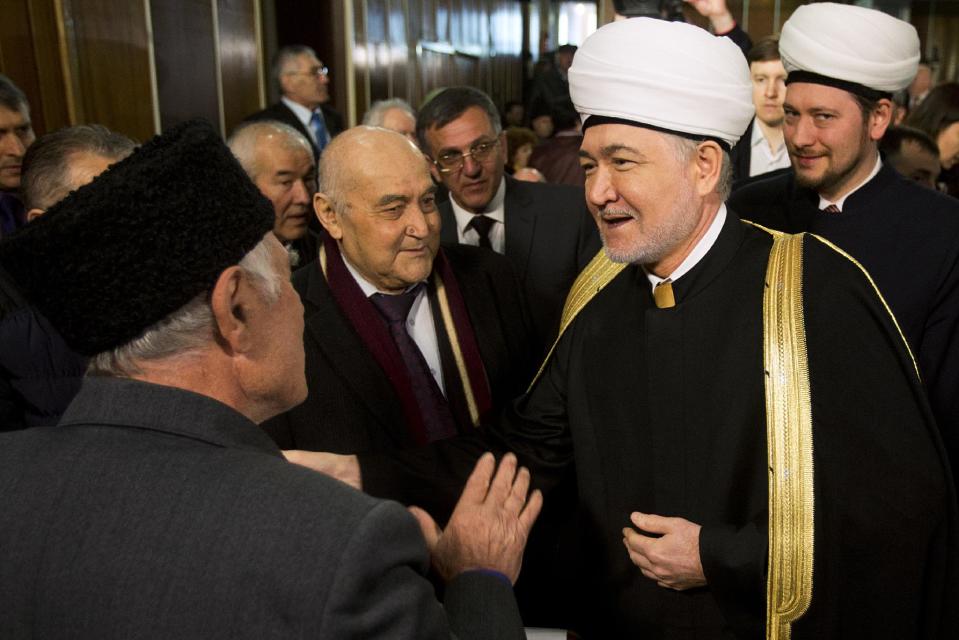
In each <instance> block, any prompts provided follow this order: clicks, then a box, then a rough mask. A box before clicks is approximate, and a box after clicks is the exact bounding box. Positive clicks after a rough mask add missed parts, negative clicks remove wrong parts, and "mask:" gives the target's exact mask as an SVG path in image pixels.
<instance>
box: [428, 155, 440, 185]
mask: <svg viewBox="0 0 959 640" xmlns="http://www.w3.org/2000/svg"><path fill="white" fill-rule="evenodd" d="M424 157H425V156H424ZM426 166H428V167H429V168H430V175H431V176H433V182H435V183H436V184H443V174H442V173H440V170H439V169H437V168H436V163H435V162H433V161H432V160H430V159H429V158H426Z"/></svg>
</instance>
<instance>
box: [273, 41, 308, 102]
mask: <svg viewBox="0 0 959 640" xmlns="http://www.w3.org/2000/svg"><path fill="white" fill-rule="evenodd" d="M304 53H306V54H309V55H311V56H313V57H314V58H316V51H314V50H313V49H312V48H311V47H308V46H306V45H305V44H291V45H289V46H287V47H283V48H282V49H280V50H279V51H277V52H276V55H275V56H273V65H272V66H271V67H270V75H271V77H272V78H273V82H275V83H276V88H277V90H279V92H280V93H283V84H282V83H281V82H280V78H282V77H283V70H284V69H285V68H286V66H287V65H288V64H290V62H291V61H292V60H293V59H294V58H296V57H297V56H301V55H303V54H304Z"/></svg>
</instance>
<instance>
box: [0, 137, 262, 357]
mask: <svg viewBox="0 0 959 640" xmlns="http://www.w3.org/2000/svg"><path fill="white" fill-rule="evenodd" d="M273 219H274V214H273V207H272V205H271V204H270V202H269V201H268V200H267V199H266V198H265V197H263V195H262V194H261V193H260V191H259V189H257V187H256V186H255V185H254V184H253V183H252V182H251V181H250V179H249V178H248V177H247V175H246V173H245V172H244V171H243V169H242V168H241V167H240V164H239V163H238V162H237V160H236V159H235V158H234V157H233V154H232V153H230V150H229V149H228V148H227V147H226V145H225V144H223V141H222V140H221V139H220V136H219V134H218V133H217V132H216V131H215V130H214V129H213V127H212V126H211V125H210V124H209V123H207V122H205V121H202V120H192V121H188V122H184V123H182V124H179V125H177V126H175V127H172V128H170V129H169V130H167V131H166V132H165V133H163V134H162V135H160V136H157V137H155V138H153V139H152V140H150V141H149V142H147V143H146V144H144V145H143V146H141V147H140V148H139V149H137V150H136V151H135V152H134V153H133V155H131V156H130V157H128V158H126V159H125V160H122V161H120V162H119V163H117V164H115V165H113V166H112V167H110V168H109V169H108V170H107V171H106V172H104V173H103V174H101V175H100V176H98V177H97V178H96V179H94V180H93V182H91V183H90V184H88V185H86V186H84V187H81V188H80V189H78V190H76V191H74V192H73V193H71V194H70V195H69V196H67V197H66V198H64V199H63V200H62V201H60V202H59V203H57V204H56V205H55V206H53V207H51V208H50V210H49V211H48V212H47V213H46V214H44V215H43V216H42V217H40V218H39V219H37V220H35V221H34V222H32V223H30V224H28V225H26V226H25V227H24V228H23V229H21V230H20V231H18V232H17V233H15V234H13V235H11V236H9V237H8V238H6V239H4V240H3V242H0V265H2V266H3V268H4V269H6V270H7V272H8V273H10V275H11V276H12V277H13V279H14V280H15V281H16V283H17V284H18V285H19V287H20V289H21V291H22V292H23V294H24V296H25V297H26V298H27V299H28V300H29V301H30V302H32V303H33V304H34V305H36V306H37V308H38V309H39V310H40V311H41V312H42V313H43V314H44V315H46V316H47V318H49V319H50V321H51V322H52V323H53V324H54V326H55V327H56V328H57V329H58V330H59V331H60V333H61V334H62V335H63V337H64V338H65V339H66V341H67V343H68V344H69V345H70V346H71V347H72V348H73V349H75V350H76V351H77V352H79V353H81V354H84V355H94V354H97V353H100V352H102V351H106V350H108V349H112V348H115V347H118V346H121V345H123V344H126V343H127V342H129V341H130V340H132V339H134V338H136V337H138V336H139V335H140V334H142V333H143V332H144V330H146V329H147V328H149V327H150V326H152V325H153V324H155V323H156V322H158V321H159V320H161V319H163V318H164V317H166V316H167V315H169V314H170V313H172V312H174V311H176V310H177V309H179V308H180V307H182V306H183V305H185V304H186V303H187V302H189V301H190V300H191V299H193V298H194V297H196V296H197V295H199V294H200V293H202V292H204V291H207V290H209V289H210V288H211V287H212V286H213V285H214V284H215V283H216V280H217V278H218V277H219V275H220V273H222V272H223V270H224V269H226V268H228V267H230V266H233V265H235V264H237V263H239V262H240V260H241V259H242V258H243V256H244V255H246V253H247V252H249V251H250V250H251V249H252V248H253V247H254V246H256V244H257V243H258V242H260V240H262V239H263V236H264V234H266V233H267V232H268V231H270V230H271V229H272V228H273Z"/></svg>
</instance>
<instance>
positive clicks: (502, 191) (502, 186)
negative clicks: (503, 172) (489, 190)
mask: <svg viewBox="0 0 959 640" xmlns="http://www.w3.org/2000/svg"><path fill="white" fill-rule="evenodd" d="M505 201H506V178H505V177H504V178H502V179H501V180H500V183H499V188H498V189H497V190H496V193H495V194H494V195H493V199H492V200H490V201H489V204H487V205H486V208H485V209H484V210H483V211H482V214H483V215H486V216H489V217H490V218H492V219H493V220H495V221H496V222H499V223H503V224H505V222H506V207H505V206H504V202H505ZM450 205H451V206H452V207H453V215H454V216H456V230H457V233H458V234H459V235H460V236H462V235H463V230H464V229H466V225H468V224H469V221H470V220H472V219H473V216H474V215H477V214H474V213H473V212H471V211H467V210H466V209H464V208H463V207H461V206H460V205H459V203H458V202H456V198H454V197H453V194H452V193H451V194H450Z"/></svg>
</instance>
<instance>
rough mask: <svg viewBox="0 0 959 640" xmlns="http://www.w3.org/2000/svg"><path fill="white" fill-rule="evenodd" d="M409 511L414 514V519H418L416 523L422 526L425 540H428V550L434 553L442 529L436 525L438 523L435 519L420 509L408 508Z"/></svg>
mask: <svg viewBox="0 0 959 640" xmlns="http://www.w3.org/2000/svg"><path fill="white" fill-rule="evenodd" d="M408 510H409V512H410V513H412V514H413V517H414V518H416V522H418V523H419V525H420V530H422V531H423V538H424V539H425V540H426V548H427V549H429V550H430V553H433V550H434V549H435V548H436V544H437V542H439V538H440V534H441V533H442V531H440V528H439V526H438V525H437V524H436V521H435V520H433V517H432V516H430V514H428V513H426V512H425V511H423V510H422V509H420V508H419V507H408Z"/></svg>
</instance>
